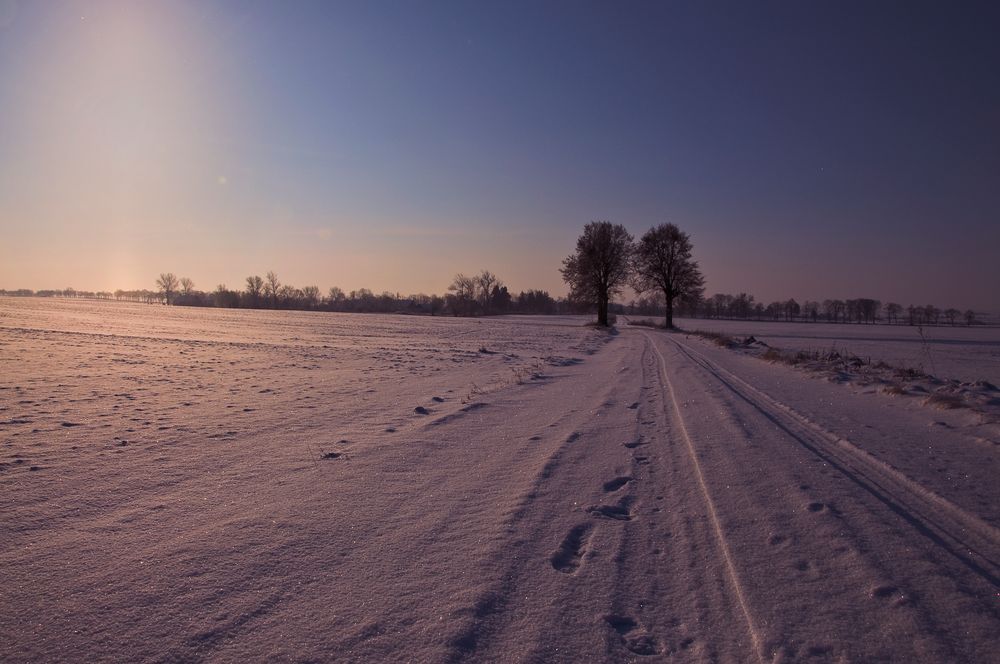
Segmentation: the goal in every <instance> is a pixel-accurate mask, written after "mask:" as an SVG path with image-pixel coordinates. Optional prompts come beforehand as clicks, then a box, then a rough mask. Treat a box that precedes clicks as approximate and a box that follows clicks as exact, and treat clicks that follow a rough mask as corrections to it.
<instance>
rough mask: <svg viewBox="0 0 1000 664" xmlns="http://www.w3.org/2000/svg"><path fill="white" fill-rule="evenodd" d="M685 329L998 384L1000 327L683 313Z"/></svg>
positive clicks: (679, 324)
mask: <svg viewBox="0 0 1000 664" xmlns="http://www.w3.org/2000/svg"><path fill="white" fill-rule="evenodd" d="M677 325H678V326H679V327H681V328H684V329H686V330H705V331H708V332H721V333H723V334H729V335H733V336H740V337H747V336H750V335H753V336H754V337H756V338H758V339H761V340H763V341H765V342H767V343H768V344H770V345H771V346H776V347H779V348H782V349H784V350H805V351H821V352H822V351H829V350H836V351H838V352H840V353H842V354H843V353H847V354H852V355H857V356H859V357H863V358H871V360H872V361H873V362H876V361H879V360H881V361H883V362H886V363H888V364H891V365H893V366H895V367H900V368H906V369H917V370H920V371H924V372H926V373H929V374H932V375H934V376H938V377H940V378H955V379H958V380H963V381H977V380H986V381H989V382H990V383H993V384H994V385H1000V327H985V326H973V327H965V326H954V327H952V326H928V327H922V328H918V327H914V326H910V325H855V324H845V323H838V324H828V323H786V322H780V321H754V320H748V321H742V320H713V319H704V318H692V319H685V318H681V319H678V320H677Z"/></svg>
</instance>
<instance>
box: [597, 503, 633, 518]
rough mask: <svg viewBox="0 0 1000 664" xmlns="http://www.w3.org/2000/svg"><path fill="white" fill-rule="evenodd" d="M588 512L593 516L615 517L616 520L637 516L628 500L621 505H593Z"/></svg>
mask: <svg viewBox="0 0 1000 664" xmlns="http://www.w3.org/2000/svg"><path fill="white" fill-rule="evenodd" d="M587 513H588V514H590V515H591V516H594V517H598V518H603V519H614V520H615V521H631V520H632V519H633V517H634V516H635V515H634V514H633V513H632V511H631V510H630V509H629V508H628V505H627V504H626V501H622V503H621V504H619V505H591V506H590V507H588V508H587Z"/></svg>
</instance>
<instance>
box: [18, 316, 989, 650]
mask: <svg viewBox="0 0 1000 664" xmlns="http://www.w3.org/2000/svg"><path fill="white" fill-rule="evenodd" d="M582 322H583V321H582V319H579V318H572V317H567V318H505V319H490V320H467V319H462V320H460V319H431V318H411V317H394V316H348V315H340V314H309V313H289V312H247V311H223V310H195V309H183V308H166V307H150V306H142V305H122V304H114V303H84V302H62V301H54V300H34V299H25V300H10V299H0V660H3V661H13V662H20V661H80V662H83V661H88V662H89V661H202V660H205V661H221V662H228V661H240V660H242V661H246V660H250V661H338V662H339V661H351V662H371V661H418V662H424V661H427V662H437V661H484V662H494V661H511V662H521V661H527V662H580V661H607V662H617V661H631V660H648V661H668V660H669V661H685V662H686V661H691V662H701V661H725V662H745V661H783V662H784V661H799V660H809V661H831V662H841V661H900V662H910V661H940V662H958V661H963V662H990V661H995V659H994V658H995V654H996V652H998V651H1000V603H998V594H997V593H998V589H1000V530H998V529H1000V482H997V477H998V475H1000V464H998V461H1000V432H998V430H997V427H996V425H995V423H993V422H991V421H989V420H987V419H985V418H983V416H982V414H981V413H974V412H971V411H969V410H966V409H960V410H954V411H941V410H937V409H934V408H928V407H925V406H923V405H921V404H920V403H918V402H917V401H915V400H899V399H892V398H888V397H886V396H884V395H879V394H865V393H862V392H859V391H855V390H850V389H846V388H845V387H844V386H842V385H836V384H832V383H829V382H826V381H817V380H810V379H809V378H808V377H806V376H805V375H804V374H803V373H802V372H800V371H796V370H794V369H792V368H790V367H786V366H783V365H779V364H770V363H766V362H761V361H760V360H758V359H756V358H753V357H748V356H746V355H743V354H740V353H734V352H731V351H729V350H726V349H723V348H718V347H716V346H714V345H712V344H711V343H708V342H705V341H703V340H700V339H697V338H693V337H685V336H684V335H677V334H666V333H663V332H660V331H656V330H646V329H641V328H628V327H623V328H622V329H621V330H620V332H619V333H618V334H607V333H604V332H600V331H597V330H593V329H590V328H587V327H584V326H583V325H582ZM994 362H995V360H994Z"/></svg>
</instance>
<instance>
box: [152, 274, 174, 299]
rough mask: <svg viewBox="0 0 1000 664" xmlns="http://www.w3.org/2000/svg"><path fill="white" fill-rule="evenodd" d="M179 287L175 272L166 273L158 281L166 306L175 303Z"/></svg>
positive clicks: (157, 284) (157, 285)
mask: <svg viewBox="0 0 1000 664" xmlns="http://www.w3.org/2000/svg"><path fill="white" fill-rule="evenodd" d="M178 285H179V284H178V281H177V277H176V276H175V275H174V273H173V272H164V273H163V274H161V275H160V276H159V278H158V279H157V280H156V287H157V288H159V289H160V292H161V293H162V294H163V300H164V302H166V304H171V303H172V302H173V301H174V296H175V295H176V294H177V287H178Z"/></svg>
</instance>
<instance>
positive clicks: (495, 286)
mask: <svg viewBox="0 0 1000 664" xmlns="http://www.w3.org/2000/svg"><path fill="white" fill-rule="evenodd" d="M675 228H676V227H675ZM678 232H679V231H678ZM629 237H631V236H629ZM619 239H622V238H619ZM629 243H631V239H629V242H628V243H625V244H629ZM650 243H652V244H655V242H652V240H648V241H647V245H649V244H650ZM623 246H624V245H623ZM619 248H622V247H619ZM632 249H634V248H630V249H629V251H630V252H631V251H632ZM647 251H651V249H650V247H649V246H647ZM654 254H655V252H654ZM634 260H635V256H634V254H632V253H629V254H628V261H629V262H627V263H626V265H625V267H624V268H623V269H624V272H623V274H624V275H625V281H622V282H620V284H619V289H617V290H619V291H620V286H621V285H632V286H633V287H634V286H635V285H637V284H636V283H635V278H636V277H635V275H634V273H633V272H632V270H634V267H635V263H634V262H632V261H634ZM695 267H697V264H695ZM564 269H565V261H564ZM629 282H631V283H629ZM660 283H663V281H662V280H661V282H660ZM244 285H245V288H244V289H243V290H236V289H230V288H228V287H227V286H226V285H225V284H220V285H219V286H217V287H216V288H215V290H213V291H211V292H205V291H200V290H198V289H196V288H195V284H194V282H193V281H192V280H191V279H189V278H186V277H183V278H178V277H176V276H175V275H174V274H173V273H169V272H167V273H163V274H161V275H160V276H159V277H158V278H157V279H156V290H149V289H140V290H121V289H119V290H116V291H114V292H111V291H87V290H77V289H75V288H71V287H67V288H64V289H55V290H52V289H48V290H37V291H36V290H31V289H28V288H19V289H16V290H4V289H0V296H7V297H62V298H85V299H97V300H115V301H119V302H139V303H146V304H171V305H177V306H196V307H223V308H234V309H235V308H240V309H286V310H303V311H339V312H348V313H402V314H418V315H431V316H435V315H452V316H491V315H502V314H579V313H585V312H587V311H592V310H593V308H594V306H595V305H597V304H599V302H598V298H596V297H592V296H591V295H590V294H588V292H587V289H586V288H583V289H578V290H577V292H576V293H575V294H574V293H573V292H572V291H571V293H570V297H558V298H554V297H552V296H551V295H550V294H549V293H548V292H547V291H544V290H537V289H529V290H526V291H521V292H520V293H517V294H514V293H511V292H510V291H509V289H508V288H507V286H506V284H504V282H503V280H501V279H500V278H499V277H498V276H497V275H496V274H494V273H492V272H490V271H489V270H483V271H482V272H480V273H479V274H476V275H472V276H468V275H465V274H462V273H459V274H457V275H455V278H454V279H453V280H452V283H451V284H450V285H449V286H448V288H447V291H446V292H445V293H444V294H443V295H437V294H433V295H426V294H423V293H419V294H415V295H402V294H400V293H392V292H389V291H383V292H381V293H375V292H373V291H371V290H369V289H367V288H361V289H358V290H352V291H350V292H344V291H343V290H341V289H340V288H338V287H336V286H334V287H332V288H330V289H329V290H328V291H327V292H326V293H322V292H321V291H320V289H319V288H318V287H316V286H305V287H303V288H296V287H294V286H292V285H290V284H282V283H281V281H280V280H279V279H278V275H277V274H276V273H275V272H273V271H270V272H268V273H267V274H266V275H265V276H264V277H260V276H257V275H251V276H249V277H247V279H246V282H245V284H244ZM637 290H638V289H637ZM695 290H697V289H695ZM581 291H582V292H581ZM616 292H617V291H616ZM637 295H638V297H636V298H635V299H632V300H630V301H628V302H612V301H611V298H610V294H609V298H608V301H607V307H608V311H609V312H610V313H612V314H626V315H634V316H661V317H663V316H666V315H667V306H666V299H665V295H664V292H663V288H662V286H660V285H658V284H657V283H653V284H651V285H650V283H649V282H647V284H646V285H645V288H644V290H641V291H639V292H637ZM673 313H675V314H676V315H677V316H679V317H684V318H714V319H734V320H759V321H789V322H812V323H856V324H876V323H880V324H889V325H923V326H926V325H951V326H954V325H983V324H986V322H987V320H986V319H987V316H986V315H985V314H982V313H977V312H976V311H973V310H972V309H966V310H964V311H961V310H959V309H956V308H954V307H949V308H939V307H937V306H935V305H932V304H926V305H914V304H911V305H908V306H906V307H903V306H902V305H900V304H898V303H896V302H886V303H882V302H881V301H879V300H877V299H874V298H856V299H846V300H840V299H832V300H831V299H828V300H822V301H820V300H805V301H803V302H802V303H801V304H800V303H799V302H797V301H796V300H795V299H788V300H778V301H774V302H770V303H768V304H766V305H765V304H764V302H762V301H757V300H756V299H755V298H754V296H753V295H751V294H748V293H739V294H737V295H731V294H728V293H716V294H714V295H712V296H711V297H703V296H702V295H701V293H693V292H690V289H689V290H688V292H687V293H685V294H684V296H683V297H681V296H677V297H676V298H675V304H674V312H673Z"/></svg>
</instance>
